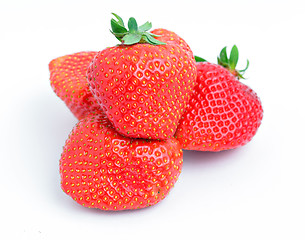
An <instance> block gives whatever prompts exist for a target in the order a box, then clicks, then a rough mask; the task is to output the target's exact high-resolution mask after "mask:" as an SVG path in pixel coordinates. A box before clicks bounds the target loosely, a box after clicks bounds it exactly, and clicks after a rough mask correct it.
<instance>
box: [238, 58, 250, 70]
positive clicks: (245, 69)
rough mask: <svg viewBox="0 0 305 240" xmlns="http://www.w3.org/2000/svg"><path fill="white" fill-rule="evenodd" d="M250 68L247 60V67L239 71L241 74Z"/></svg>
mask: <svg viewBox="0 0 305 240" xmlns="http://www.w3.org/2000/svg"><path fill="white" fill-rule="evenodd" d="M248 67H249V60H248V59H247V66H246V67H245V68H244V69H243V70H238V71H239V72H245V71H246V70H247V69H248Z"/></svg>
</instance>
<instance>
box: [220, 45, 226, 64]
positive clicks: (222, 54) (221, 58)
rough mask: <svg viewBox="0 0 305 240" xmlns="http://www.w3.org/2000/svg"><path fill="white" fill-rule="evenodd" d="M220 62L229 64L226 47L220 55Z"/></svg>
mask: <svg viewBox="0 0 305 240" xmlns="http://www.w3.org/2000/svg"><path fill="white" fill-rule="evenodd" d="M219 60H220V62H222V63H228V56H227V47H224V48H223V49H222V50H221V51H220V54H219Z"/></svg>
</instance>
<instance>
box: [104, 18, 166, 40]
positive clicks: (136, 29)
mask: <svg viewBox="0 0 305 240" xmlns="http://www.w3.org/2000/svg"><path fill="white" fill-rule="evenodd" d="M112 15H113V16H115V17H116V19H113V18H112V19H111V21H110V24H111V30H110V32H111V33H112V34H113V35H114V36H115V37H116V38H117V39H118V40H119V41H120V42H121V43H122V44H124V45H133V44H136V43H149V44H152V45H164V44H166V43H164V42H161V41H159V40H157V39H155V38H154V37H158V36H159V35H155V34H152V33H149V32H147V31H148V30H150V29H151V28H152V24H151V23H150V22H146V23H144V24H143V25H141V26H138V23H137V21H136V19H135V18H133V17H131V18H129V20H128V30H127V28H126V27H125V25H124V21H123V19H122V18H121V17H120V16H118V15H117V14H115V13H112Z"/></svg>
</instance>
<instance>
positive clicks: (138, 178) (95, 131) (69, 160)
mask: <svg viewBox="0 0 305 240" xmlns="http://www.w3.org/2000/svg"><path fill="white" fill-rule="evenodd" d="M182 155H183V153H182V149H181V146H180V144H179V142H178V141H177V140H176V139H175V138H172V139H168V140H163V141H158V140H147V139H132V138H127V137H123V136H122V135H120V134H118V133H117V132H116V131H115V130H114V128H113V127H112V125H111V124H110V122H109V121H108V119H107V118H106V117H105V115H102V114H101V115H89V116H87V117H86V118H83V119H82V120H80V121H79V123H78V124H77V125H76V126H75V127H74V128H73V130H72V132H71V134H70V135H69V138H68V139H67V141H66V144H65V146H64V150H63V153H62V155H61V159H60V175H61V186H62V189H63V191H64V192H65V193H67V194H68V195H69V196H71V197H72V198H73V199H74V200H75V201H76V202H77V203H79V204H81V205H83V206H85V207H90V208H99V209H102V210H114V211H116V210H127V209H139V208H145V207H148V206H151V205H154V204H156V203H158V202H159V201H161V200H162V199H164V198H165V197H166V196H167V194H168V193H169V191H170V189H171V188H172V187H173V186H174V184H175V182H176V181H177V179H178V176H179V174H180V172H181V167H182V163H183V160H182Z"/></svg>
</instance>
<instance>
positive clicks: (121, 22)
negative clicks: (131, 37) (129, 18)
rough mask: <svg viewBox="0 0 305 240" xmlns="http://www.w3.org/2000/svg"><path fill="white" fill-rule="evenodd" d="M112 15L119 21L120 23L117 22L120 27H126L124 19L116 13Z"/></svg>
mask: <svg viewBox="0 0 305 240" xmlns="http://www.w3.org/2000/svg"><path fill="white" fill-rule="evenodd" d="M112 15H113V16H115V17H116V18H117V19H118V21H116V22H117V23H118V24H119V25H121V26H122V27H125V26H124V21H123V19H122V18H121V17H120V16H119V15H117V14H115V13H112Z"/></svg>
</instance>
